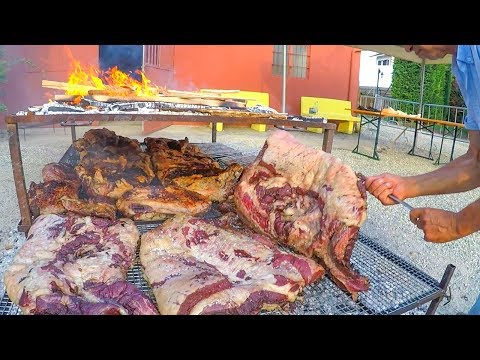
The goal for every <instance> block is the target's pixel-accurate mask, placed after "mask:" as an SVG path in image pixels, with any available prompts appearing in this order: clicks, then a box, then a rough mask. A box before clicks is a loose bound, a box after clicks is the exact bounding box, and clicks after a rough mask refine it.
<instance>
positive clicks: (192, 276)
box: [140, 214, 324, 314]
mask: <svg viewBox="0 0 480 360" xmlns="http://www.w3.org/2000/svg"><path fill="white" fill-rule="evenodd" d="M234 218H235V216H234V215H232V214H227V215H224V216H223V217H221V218H215V219H200V218H195V217H191V216H176V217H174V218H172V219H169V220H167V221H166V222H165V223H163V224H162V225H160V226H159V227H157V228H156V229H154V230H151V231H149V232H147V233H145V234H143V235H142V239H141V245H140V261H141V264H142V266H143V269H144V274H145V277H146V279H147V280H148V282H149V284H150V286H151V287H152V289H153V293H154V295H155V298H156V300H157V305H158V309H159V311H160V313H161V314H256V313H258V312H259V311H260V310H262V309H267V310H272V309H275V308H278V307H281V306H283V305H284V304H286V303H288V302H293V301H294V300H295V299H296V298H297V296H298V294H299V293H300V292H301V290H302V289H303V287H304V286H306V285H308V284H310V283H312V282H314V281H316V280H318V279H320V278H321V277H322V276H323V274H324V270H323V268H322V267H321V266H320V265H318V264H317V263H316V262H315V261H313V260H311V259H309V258H306V257H304V256H301V255H293V254H290V253H287V252H285V251H281V250H280V249H279V248H278V247H277V245H275V244H274V243H273V242H272V241H271V240H269V239H268V238H267V237H265V236H263V235H259V234H255V233H254V232H253V231H248V230H247V231H243V230H242V229H239V228H238V225H237V224H238V222H237V221H235V219H234Z"/></svg>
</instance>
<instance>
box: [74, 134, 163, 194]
mask: <svg viewBox="0 0 480 360" xmlns="http://www.w3.org/2000/svg"><path fill="white" fill-rule="evenodd" d="M74 147H75V148H76V149H77V150H78V151H79V153H80V162H79V164H78V165H77V166H76V167H75V171H76V172H77V174H78V176H79V177H80V178H81V180H82V187H83V190H84V192H85V193H86V194H87V195H88V196H89V197H94V196H105V197H109V198H112V199H115V200H116V199H118V198H119V197H120V196H121V195H122V194H123V193H125V192H127V191H129V190H132V189H133V188H134V187H137V186H143V185H148V184H150V182H151V181H152V180H153V178H154V177H155V174H154V172H153V169H152V164H151V160H150V156H149V155H148V154H145V153H144V152H142V149H141V147H140V143H139V142H138V141H137V140H133V139H129V138H126V137H123V136H118V135H116V134H115V133H114V132H113V131H110V130H107V129H105V128H104V129H92V130H89V131H87V132H86V133H85V135H84V136H83V138H82V139H79V140H77V141H76V142H75V143H74Z"/></svg>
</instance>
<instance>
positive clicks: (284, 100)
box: [274, 45, 288, 130]
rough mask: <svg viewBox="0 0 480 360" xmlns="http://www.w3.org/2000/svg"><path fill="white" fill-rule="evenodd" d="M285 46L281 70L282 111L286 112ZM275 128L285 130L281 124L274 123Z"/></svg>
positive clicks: (285, 46) (285, 47)
mask: <svg viewBox="0 0 480 360" xmlns="http://www.w3.org/2000/svg"><path fill="white" fill-rule="evenodd" d="M287 47H288V45H283V71H282V113H285V112H286V108H287V105H286V98H287ZM274 127H276V128H277V129H283V130H285V126H283V125H274Z"/></svg>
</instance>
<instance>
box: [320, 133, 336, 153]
mask: <svg viewBox="0 0 480 360" xmlns="http://www.w3.org/2000/svg"><path fill="white" fill-rule="evenodd" d="M334 133H335V130H334V129H325V131H324V133H323V144H322V150H323V151H325V152H327V153H331V152H332V146H333V134H334Z"/></svg>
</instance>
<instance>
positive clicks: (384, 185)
mask: <svg viewBox="0 0 480 360" xmlns="http://www.w3.org/2000/svg"><path fill="white" fill-rule="evenodd" d="M365 187H366V188H367V190H368V192H369V193H370V194H372V195H373V196H375V197H376V198H377V199H378V200H380V201H381V202H382V204H383V205H394V204H396V202H395V201H393V200H392V199H390V198H389V197H388V195H390V194H393V195H395V196H396V197H397V198H399V199H400V200H404V199H406V198H407V197H408V196H407V190H408V189H409V185H408V184H407V180H406V179H405V178H404V177H401V176H398V175H393V174H388V173H385V174H381V175H377V176H368V177H367V178H366V180H365Z"/></svg>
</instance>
